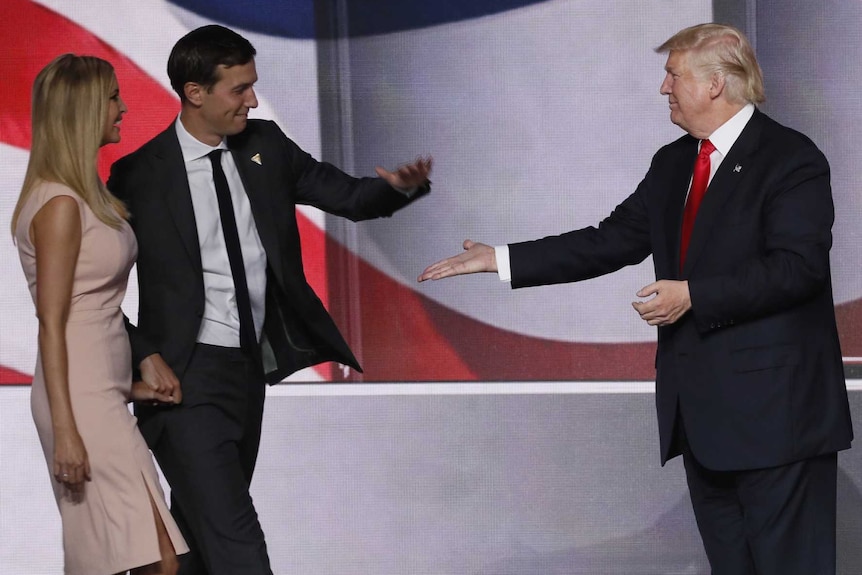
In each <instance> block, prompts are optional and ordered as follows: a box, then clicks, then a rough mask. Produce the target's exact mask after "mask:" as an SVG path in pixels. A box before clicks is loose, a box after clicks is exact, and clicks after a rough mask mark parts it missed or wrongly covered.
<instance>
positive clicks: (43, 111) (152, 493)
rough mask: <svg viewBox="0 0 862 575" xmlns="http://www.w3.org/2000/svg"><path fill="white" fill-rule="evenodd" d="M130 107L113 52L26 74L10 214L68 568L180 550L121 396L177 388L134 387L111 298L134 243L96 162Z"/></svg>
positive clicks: (131, 566) (172, 397)
mask: <svg viewBox="0 0 862 575" xmlns="http://www.w3.org/2000/svg"><path fill="white" fill-rule="evenodd" d="M125 112H126V106H125V104H124V103H123V100H122V99H121V98H120V94H119V87H118V85H117V79H116V76H115V75H114V70H113V67H112V66H111V65H110V64H109V63H108V62H106V61H104V60H101V59H99V58H96V57H93V56H75V55H72V54H65V55H63V56H60V57H58V58H56V59H55V60H53V61H52V62H51V63H50V64H48V65H47V66H46V67H45V68H44V69H43V70H42V71H41V72H40V73H39V74H38V76H37V77H36V80H35V82H34V84H33V111H32V123H33V130H32V132H33V142H32V145H31V151H30V160H29V164H28V166H27V174H26V176H25V179H24V185H23V188H22V190H21V195H20V197H19V199H18V204H17V205H16V207H15V212H14V214H13V217H12V232H13V234H14V237H15V240H16V242H17V245H18V252H19V255H20V258H21V266H22V267H23V269H24V273H25V275H26V277H27V281H28V283H29V287H30V293H31V295H32V297H33V302H34V304H35V306H36V315H37V317H38V319H39V346H38V347H39V354H38V359H37V363H36V370H35V375H34V377H33V388H32V392H31V408H32V412H33V419H34V421H35V423H36V428H37V430H38V433H39V439H40V441H41V443H42V448H43V450H44V453H45V458H46V460H47V463H48V468H49V471H50V474H51V482H52V485H53V489H54V496H55V498H56V500H57V505H58V507H59V510H60V515H61V517H62V524H63V549H64V559H65V573H67V574H70V575H71V574H75V575H77V574H80V575H102V574H104V575H111V574H114V573H125V572H126V571H129V570H131V573H132V574H135V575H144V574H147V575H149V574H174V573H176V570H177V557H176V555H177V553H184V552H186V551H187V547H186V544H185V541H184V540H183V538H182V536H181V535H180V533H179V531H178V529H177V526H176V524H175V523H174V521H173V519H172V518H171V515H170V513H169V511H168V509H167V507H166V505H165V502H164V495H163V493H162V491H161V488H160V486H159V483H158V476H157V474H156V470H155V467H154V465H153V462H152V458H151V455H150V452H149V451H148V449H147V447H146V444H145V443H144V440H143V437H142V436H141V434H140V432H139V431H138V428H137V425H136V420H135V418H134V417H133V416H132V415H131V414H130V413H129V410H128V408H127V402H128V401H130V400H133V399H146V400H148V401H159V402H164V403H174V402H178V401H179V400H180V396H179V389H172V388H170V387H169V386H165V387H163V388H159V389H149V388H146V386H144V385H143V384H142V383H137V384H136V385H135V386H134V393H133V385H132V373H131V370H130V368H129V366H130V365H131V359H130V353H131V352H130V347H129V340H128V336H127V335H126V330H125V328H124V324H123V314H122V312H121V310H120V303H121V301H122V299H123V297H124V295H125V290H126V282H127V279H128V274H129V270H130V269H131V267H132V264H133V262H134V260H135V256H136V254H137V244H136V242H135V236H134V234H133V233H132V231H131V229H130V228H129V225H128V223H127V222H126V217H127V216H128V214H127V212H126V209H125V207H124V206H123V204H122V203H121V202H120V201H119V200H117V199H116V198H114V197H113V196H112V195H111V194H110V193H109V192H108V190H107V189H106V188H105V185H104V184H103V183H102V182H101V180H100V179H99V176H98V173H97V169H96V159H97V154H98V150H99V148H100V147H101V146H103V145H105V144H108V143H115V142H119V141H120V122H121V120H122V117H123V114H124V113H125Z"/></svg>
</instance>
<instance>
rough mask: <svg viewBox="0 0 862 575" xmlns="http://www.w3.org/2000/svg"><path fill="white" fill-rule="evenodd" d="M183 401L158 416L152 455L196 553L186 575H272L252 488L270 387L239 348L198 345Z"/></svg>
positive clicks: (189, 557)
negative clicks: (158, 432) (157, 429)
mask: <svg viewBox="0 0 862 575" xmlns="http://www.w3.org/2000/svg"><path fill="white" fill-rule="evenodd" d="M181 383H182V390H183V402H182V404H181V405H179V406H177V407H174V408H169V409H167V410H165V411H164V412H163V413H161V414H158V415H157V417H160V418H161V419H162V421H161V422H159V423H160V424H161V426H162V433H161V434H160V435H159V438H158V440H157V442H156V444H155V445H154V446H152V448H153V453H154V454H155V456H156V459H157V460H158V462H159V465H160V466H161V468H162V471H163V473H164V474H165V478H166V479H167V480H168V483H169V484H170V486H171V512H172V513H173V515H174V517H175V518H176V520H177V523H178V525H179V527H180V529H181V530H182V533H183V535H184V536H185V538H186V540H187V541H188V544H189V547H190V548H191V549H192V551H191V552H190V553H188V554H186V555H183V556H181V557H180V570H179V573H180V575H237V574H239V573H242V574H243V575H272V571H271V569H270V565H269V557H268V555H267V551H266V542H265V541H264V535H263V530H262V529H261V527H260V523H259V522H258V517H257V512H256V511H255V509H254V505H253V503H252V499H251V496H250V495H249V485H250V483H251V478H252V473H253V472H254V466H255V462H256V460H257V452H258V446H259V444H260V432H261V421H262V419H263V403H264V397H265V384H264V382H263V376H262V374H261V373H260V370H259V369H258V368H256V367H255V364H254V362H253V361H251V360H250V359H249V358H248V357H247V356H246V354H244V353H243V352H242V351H241V350H239V349H235V348H225V347H217V346H210V345H203V344H198V345H197V346H196V348H195V352H194V355H193V356H192V359H191V361H190V362H189V366H188V369H187V370H186V372H185V374H184V376H183V378H182V382H181Z"/></svg>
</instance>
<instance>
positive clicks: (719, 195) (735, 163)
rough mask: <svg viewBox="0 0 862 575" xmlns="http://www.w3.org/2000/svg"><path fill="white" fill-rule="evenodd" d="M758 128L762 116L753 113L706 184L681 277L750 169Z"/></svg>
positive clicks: (705, 242) (760, 126)
mask: <svg viewBox="0 0 862 575" xmlns="http://www.w3.org/2000/svg"><path fill="white" fill-rule="evenodd" d="M762 128H763V118H762V114H761V113H760V112H759V111H755V113H754V116H752V117H751V120H749V122H748V124H747V125H746V126H745V128H744V129H743V130H742V133H741V134H740V135H739V138H737V140H736V142H734V144H733V146H732V147H731V148H730V152H729V153H728V154H727V157H725V158H724V160H722V162H721V165H720V166H719V168H718V171H716V172H715V176H713V178H712V181H711V182H710V183H709V187H708V188H707V190H706V194H705V195H704V197H703V201H702V202H701V204H700V208H699V209H698V211H697V216H696V219H695V221H694V228H693V229H692V232H691V240H690V242H689V245H688V253H687V254H686V258H685V268H684V269H683V276H685V277H687V276H688V274H689V273H690V272H691V269H692V268H693V267H694V265H696V263H697V260H698V256H700V254H701V252H702V251H703V249H704V247H705V246H706V245H707V242H708V240H709V237H710V235H711V233H712V229H713V228H714V227H715V224H716V222H717V221H718V220H719V217H720V215H721V212H722V209H723V207H724V204H725V203H726V202H727V200H728V199H729V198H730V197H731V196H733V194H735V193H736V192H737V191H738V190H739V189H740V187H741V185H742V183H743V182H744V179H745V177H746V176H747V175H748V173H749V172H750V171H751V170H750V169H748V168H750V167H751V166H750V162H751V158H752V156H753V154H754V152H755V151H756V149H757V142H758V141H759V140H760V133H761V130H762ZM677 245H679V244H678V243H677Z"/></svg>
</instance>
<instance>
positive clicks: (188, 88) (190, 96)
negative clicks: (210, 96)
mask: <svg viewBox="0 0 862 575" xmlns="http://www.w3.org/2000/svg"><path fill="white" fill-rule="evenodd" d="M205 91H206V88H204V87H203V86H201V85H200V84H198V83H197V82H186V84H185V86H183V93H185V95H186V100H188V102H189V103H190V104H192V105H193V106H196V107H199V106H201V105H202V103H203V102H202V98H203V93H204V92H205Z"/></svg>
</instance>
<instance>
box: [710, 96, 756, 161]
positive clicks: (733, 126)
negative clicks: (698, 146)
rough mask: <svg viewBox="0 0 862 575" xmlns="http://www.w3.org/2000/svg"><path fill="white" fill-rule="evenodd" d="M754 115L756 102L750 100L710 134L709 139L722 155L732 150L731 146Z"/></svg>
mask: <svg viewBox="0 0 862 575" xmlns="http://www.w3.org/2000/svg"><path fill="white" fill-rule="evenodd" d="M753 115H754V104H752V103H750V102H749V103H748V104H746V105H745V106H743V107H742V109H741V110H740V111H738V112H737V113H736V114H734V115H733V117H732V118H731V119H729V120H728V121H726V122H725V123H724V124H722V125H721V126H719V127H718V129H717V130H716V131H714V132H713V133H712V134H711V135H710V136H709V141H710V142H712V145H713V146H715V149H716V150H718V151H719V152H721V155H722V157H725V156H727V154H728V153H729V152H730V148H731V147H733V144H735V143H736V140H737V139H738V138H739V135H740V134H741V133H742V130H744V129H745V126H746V125H747V124H748V121H749V120H750V119H751V117H752V116H753Z"/></svg>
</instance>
